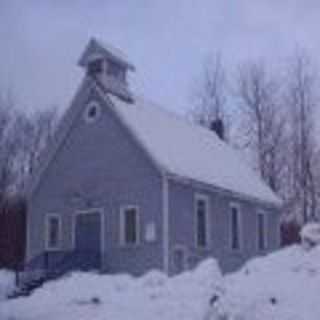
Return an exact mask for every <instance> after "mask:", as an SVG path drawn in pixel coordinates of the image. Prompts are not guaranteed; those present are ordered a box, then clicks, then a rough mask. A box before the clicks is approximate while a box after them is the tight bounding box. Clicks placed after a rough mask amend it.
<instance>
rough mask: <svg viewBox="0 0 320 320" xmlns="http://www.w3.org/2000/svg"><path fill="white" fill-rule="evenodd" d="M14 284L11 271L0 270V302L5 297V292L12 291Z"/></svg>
mask: <svg viewBox="0 0 320 320" xmlns="http://www.w3.org/2000/svg"><path fill="white" fill-rule="evenodd" d="M14 284H15V278H14V274H13V272H10V271H7V270H0V302H1V301H2V300H4V299H5V297H6V296H7V294H9V293H10V292H12V291H13V289H14V287H15V285H14ZM0 319H1V318H0Z"/></svg>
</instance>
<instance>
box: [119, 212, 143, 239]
mask: <svg viewBox="0 0 320 320" xmlns="http://www.w3.org/2000/svg"><path fill="white" fill-rule="evenodd" d="M121 228H122V243H123V244H125V245H136V244H138V242H139V216H138V209H137V207H126V208H123V210H122V227H121Z"/></svg>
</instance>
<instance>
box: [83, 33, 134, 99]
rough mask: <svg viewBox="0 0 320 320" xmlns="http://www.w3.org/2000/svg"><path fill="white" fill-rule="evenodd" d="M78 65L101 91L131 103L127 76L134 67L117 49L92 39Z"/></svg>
mask: <svg viewBox="0 0 320 320" xmlns="http://www.w3.org/2000/svg"><path fill="white" fill-rule="evenodd" d="M79 65H80V66H81V67H83V68H85V70H86V74H87V75H88V76H91V77H93V78H94V79H95V80H96V82H97V84H98V85H99V86H101V87H102V89H103V90H105V91H107V92H110V93H112V94H114V95H116V96H118V97H119V98H121V99H124V100H126V101H132V99H133V98H132V94H131V93H130V90H129V86H128V81H127V76H128V71H134V70H135V67H134V66H133V64H131V63H130V62H129V60H128V59H127V57H126V56H125V54H123V53H122V52H121V51H120V50H119V49H117V48H114V47H112V46H110V45H107V44H103V43H102V42H101V41H98V40H97V39H95V38H92V39H91V40H90V42H89V44H88V45H87V47H86V49H85V51H84V53H83V54H82V56H81V58H80V60H79Z"/></svg>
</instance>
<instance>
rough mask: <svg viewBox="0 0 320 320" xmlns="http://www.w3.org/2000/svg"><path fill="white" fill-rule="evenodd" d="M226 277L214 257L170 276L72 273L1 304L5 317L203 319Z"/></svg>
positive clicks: (28, 319) (39, 319) (40, 319)
mask: <svg viewBox="0 0 320 320" xmlns="http://www.w3.org/2000/svg"><path fill="white" fill-rule="evenodd" d="M222 281H223V280H222V276H221V274H220V271H219V268H218V266H217V264H216V262H215V261H214V260H208V261H205V262H204V263H202V264H201V265H199V267H198V268H197V269H196V270H195V271H193V272H186V273H184V274H182V275H180V276H177V277H174V278H170V279H169V278H168V277H167V276H165V275H164V274H162V273H160V272H156V271H152V272H150V273H148V274H146V275H145V276H143V277H141V278H133V277H130V276H127V275H113V276H112V275H98V274H89V273H73V274H72V275H70V276H68V277H65V278H63V279H61V280H59V281H55V282H51V283H47V284H46V285H45V286H44V287H42V288H41V289H38V290H37V291H35V292H34V294H33V295H32V296H30V297H28V298H19V299H16V300H10V301H6V302H3V303H2V304H1V303H0V319H1V320H8V319H15V320H31V319H32V320H43V319H46V320H58V319H59V320H80V319H83V320H91V319H94V320H105V319H114V320H132V319H137V320H150V319H152V320H157V319H159V320H160V319H161V320H167V319H168V320H169V319H170V320H177V319H184V320H188V319H190V320H194V319H203V317H204V314H205V312H206V311H207V309H208V301H209V300H210V298H211V296H212V295H213V294H214V292H216V291H219V290H220V285H222Z"/></svg>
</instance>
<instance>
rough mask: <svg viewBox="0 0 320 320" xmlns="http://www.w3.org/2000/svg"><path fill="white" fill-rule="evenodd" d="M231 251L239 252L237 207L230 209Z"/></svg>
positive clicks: (238, 211)
mask: <svg viewBox="0 0 320 320" xmlns="http://www.w3.org/2000/svg"><path fill="white" fill-rule="evenodd" d="M230 223H231V249H232V250H240V210H239V208H238V207H237V206H232V207H231V217H230Z"/></svg>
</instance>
